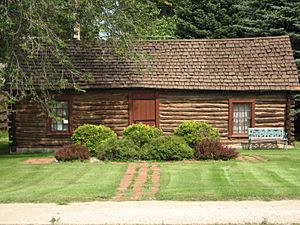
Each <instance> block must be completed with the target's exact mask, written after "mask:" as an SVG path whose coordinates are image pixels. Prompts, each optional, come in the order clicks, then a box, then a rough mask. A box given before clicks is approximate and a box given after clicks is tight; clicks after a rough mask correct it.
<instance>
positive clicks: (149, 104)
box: [129, 92, 159, 127]
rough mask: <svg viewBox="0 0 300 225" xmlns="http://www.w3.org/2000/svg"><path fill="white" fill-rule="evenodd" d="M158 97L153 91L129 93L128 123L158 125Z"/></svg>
mask: <svg viewBox="0 0 300 225" xmlns="http://www.w3.org/2000/svg"><path fill="white" fill-rule="evenodd" d="M158 118H159V110H158V98H157V94H156V93H154V92H133V93H130V94H129V123H130V124H134V123H144V124H147V125H151V126H157V127H158V126H159V121H158Z"/></svg>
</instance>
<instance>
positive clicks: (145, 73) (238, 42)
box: [35, 36, 299, 90]
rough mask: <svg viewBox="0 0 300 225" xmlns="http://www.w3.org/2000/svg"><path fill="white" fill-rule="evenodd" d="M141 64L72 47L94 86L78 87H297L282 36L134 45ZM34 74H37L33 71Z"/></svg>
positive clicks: (94, 48) (93, 47) (100, 48)
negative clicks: (138, 52) (91, 77)
mask: <svg viewBox="0 0 300 225" xmlns="http://www.w3.org/2000/svg"><path fill="white" fill-rule="evenodd" d="M136 48H137V49H139V50H141V52H143V53H146V54H145V60H142V61H140V62H137V63H133V62H132V61H130V60H120V59H118V58H117V57H114V56H113V55H112V54H111V51H110V50H109V49H108V48H107V47H104V45H103V44H101V43H100V42H99V43H97V42H91V43H86V42H81V41H79V42H72V43H69V47H68V49H67V51H68V54H69V55H70V57H71V59H72V61H73V64H74V65H75V67H76V68H77V69H78V70H80V71H83V72H89V73H90V74H91V75H92V76H93V78H94V82H92V83H87V82H85V81H80V83H81V86H82V87H83V88H157V89H188V90H292V89H294V88H295V87H299V81H298V75H297V69H296V65H295V63H294V58H293V53H292V48H291V43H290V39H289V37H287V36H280V37H265V38H245V39H218V40H161V41H145V42H138V43H137V44H136ZM35 71H36V72H38V71H39V70H38V69H36V70H35Z"/></svg>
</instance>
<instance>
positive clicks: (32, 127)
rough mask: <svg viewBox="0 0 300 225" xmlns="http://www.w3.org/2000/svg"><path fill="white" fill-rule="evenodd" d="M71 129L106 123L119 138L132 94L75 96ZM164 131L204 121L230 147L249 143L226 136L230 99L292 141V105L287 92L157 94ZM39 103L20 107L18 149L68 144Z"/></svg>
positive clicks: (260, 124) (114, 92)
mask: <svg viewBox="0 0 300 225" xmlns="http://www.w3.org/2000/svg"><path fill="white" fill-rule="evenodd" d="M71 95H72V105H73V110H72V112H73V113H72V114H73V115H72V117H73V118H72V121H73V130H74V129H75V128H76V127H78V126H79V125H82V124H85V123H90V124H103V125H106V126H108V127H110V128H112V129H113V130H114V131H116V132H117V133H118V134H119V135H121V134H122V130H123V129H124V128H125V127H126V126H128V91H127V90H111V91H107V90H106V91H103V90H102V91H99V90H98V91H88V92H87V93H75V94H74V93H73V94H71ZM159 98H160V99H159V100H160V104H159V111H160V128H161V129H162V130H163V131H164V132H165V133H171V132H172V131H173V130H174V129H175V128H176V127H178V125H179V124H180V123H181V122H182V121H184V120H196V121H204V122H208V123H209V124H211V125H212V126H213V127H216V128H218V129H219V131H220V133H221V136H222V141H223V142H225V143H226V144H240V143H247V138H242V139H241V138H228V118H229V104H228V99H236V100H243V99H245V100H249V99H255V100H256V104H255V116H256V118H255V126H256V127H285V128H286V129H287V130H288V133H289V139H290V143H292V142H293V140H294V128H293V107H294V106H293V105H294V101H293V100H292V99H291V98H290V97H289V95H288V94H286V93H284V92H280V93H274V92H273V93H256V94H253V93H241V92H240V93H236V92H218V93H217V92H183V91H160V92H159ZM42 112H43V111H42V110H41V108H40V107H39V106H38V105H37V104H36V103H29V102H26V103H19V104H17V105H16V114H15V115H14V116H15V125H16V126H15V127H16V129H15V134H14V137H15V143H16V145H17V146H18V148H51V147H55V146H60V145H62V144H64V143H67V142H69V140H70V135H54V134H49V133H48V131H47V117H46V116H45V114H44V115H42Z"/></svg>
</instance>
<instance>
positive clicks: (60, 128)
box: [49, 100, 71, 133]
mask: <svg viewBox="0 0 300 225" xmlns="http://www.w3.org/2000/svg"><path fill="white" fill-rule="evenodd" d="M53 113H54V116H55V117H56V118H51V119H49V127H50V132H51V133H53V132H57V133H69V132H70V130H71V129H70V128H71V121H70V102H69V101H67V100H66V101H65V100H64V101H56V102H55V104H54V106H53Z"/></svg>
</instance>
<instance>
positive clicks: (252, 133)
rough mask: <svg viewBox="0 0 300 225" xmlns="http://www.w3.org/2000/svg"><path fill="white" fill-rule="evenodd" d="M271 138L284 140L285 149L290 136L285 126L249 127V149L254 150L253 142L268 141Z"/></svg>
mask: <svg viewBox="0 0 300 225" xmlns="http://www.w3.org/2000/svg"><path fill="white" fill-rule="evenodd" d="M271 140H276V141H278V140H281V141H284V149H285V150H286V149H287V145H288V138H287V133H286V132H285V131H284V128H249V129H248V149H250V150H252V142H253V141H260V142H267V141H271Z"/></svg>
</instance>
